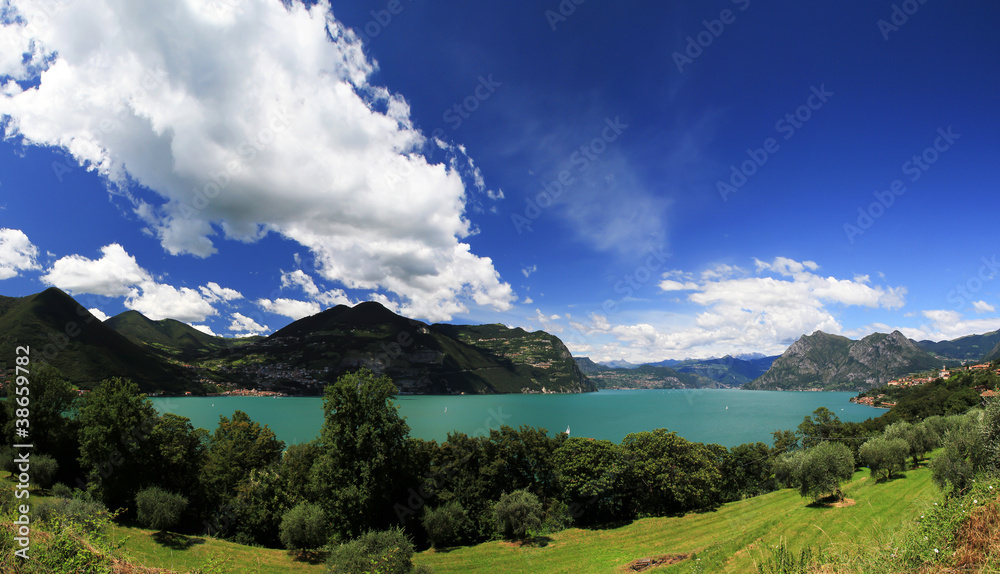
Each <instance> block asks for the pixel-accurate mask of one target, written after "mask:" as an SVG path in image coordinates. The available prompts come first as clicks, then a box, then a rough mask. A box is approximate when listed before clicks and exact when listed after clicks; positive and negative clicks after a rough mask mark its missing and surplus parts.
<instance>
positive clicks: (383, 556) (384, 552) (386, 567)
mask: <svg viewBox="0 0 1000 574" xmlns="http://www.w3.org/2000/svg"><path fill="white" fill-rule="evenodd" d="M412 559H413V542H411V541H410V539H409V538H407V536H406V534H404V533H403V531H402V530H401V529H399V528H392V529H390V530H380V531H369V532H367V533H366V534H362V535H361V536H360V537H358V538H356V539H354V540H352V541H350V542H348V543H346V544H341V545H340V546H338V547H336V548H334V549H333V550H332V551H331V552H330V558H329V559H328V560H327V565H328V566H330V571H331V572H333V573H335V574H342V573H343V574H356V573H358V572H378V573H379V574H410V572H412V571H413V562H412Z"/></svg>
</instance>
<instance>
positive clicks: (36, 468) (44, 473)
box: [31, 454, 59, 488]
mask: <svg viewBox="0 0 1000 574" xmlns="http://www.w3.org/2000/svg"><path fill="white" fill-rule="evenodd" d="M58 472H59V463H58V462H56V459H54V458H52V457H51V456H49V455H47V454H43V455H38V456H33V457H31V481H32V482H34V483H35V486H37V487H39V488H48V487H50V486H52V482H53V481H54V480H55V478H56V473H58Z"/></svg>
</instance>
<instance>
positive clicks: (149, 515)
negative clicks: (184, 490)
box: [135, 486, 188, 532]
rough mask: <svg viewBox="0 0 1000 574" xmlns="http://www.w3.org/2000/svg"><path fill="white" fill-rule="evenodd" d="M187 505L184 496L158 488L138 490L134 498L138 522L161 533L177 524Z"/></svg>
mask: <svg viewBox="0 0 1000 574" xmlns="http://www.w3.org/2000/svg"><path fill="white" fill-rule="evenodd" d="M187 504H188V501H187V498H185V497H184V496H181V495H180V494H176V493H173V492H169V491H166V490H163V489H162V488H160V487H158V486H151V487H149V488H145V489H143V490H140V491H139V493H138V494H137V495H136V496H135V506H136V510H137V511H138V519H139V522H140V523H142V524H143V525H145V526H146V527H148V528H152V529H154V530H159V531H161V532H162V531H164V530H166V529H167V528H170V527H171V526H173V525H175V524H177V522H178V521H179V520H180V518H181V514H183V513H184V509H185V508H187Z"/></svg>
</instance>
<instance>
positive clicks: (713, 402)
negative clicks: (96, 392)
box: [151, 389, 885, 447]
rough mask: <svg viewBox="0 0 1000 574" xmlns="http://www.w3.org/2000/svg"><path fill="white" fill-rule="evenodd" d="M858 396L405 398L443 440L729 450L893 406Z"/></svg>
mask: <svg viewBox="0 0 1000 574" xmlns="http://www.w3.org/2000/svg"><path fill="white" fill-rule="evenodd" d="M855 394H856V393H827V392H821V393H817V392H788V391H786V392H782V391H742V390H737V389H694V390H638V391H601V392H599V393H585V394H573V395H475V396H401V397H398V398H397V404H398V405H399V410H400V414H402V416H404V417H405V418H406V422H407V424H409V425H410V436H412V437H416V438H422V439H426V440H437V441H438V442H442V441H444V440H445V438H446V437H447V434H448V433H449V432H451V431H459V432H464V433H466V434H469V435H486V434H488V433H489V429H491V428H493V429H496V428H499V427H500V425H501V424H505V425H508V426H512V427H515V428H516V427H518V426H520V425H529V426H533V427H543V428H545V429H547V430H548V431H549V434H550V435H555V434H556V433H558V432H565V430H566V428H567V427H569V428H570V433H571V435H572V436H582V437H591V438H597V439H607V440H611V441H613V442H621V440H622V438H624V437H625V435H627V434H629V433H632V432H639V431H645V430H652V429H656V428H666V429H668V430H671V431H676V432H677V434H679V435H680V436H682V437H684V438H686V439H688V440H691V441H695V442H705V443H713V442H714V443H718V444H722V445H725V446H727V447H731V446H735V445H738V444H741V443H745V442H756V441H762V442H764V443H766V444H771V442H772V440H771V433H772V432H773V431H775V430H780V429H792V430H794V429H795V427H797V426H798V424H799V423H801V422H802V418H803V417H805V416H806V415H808V414H810V413H812V411H813V410H815V409H816V408H818V407H821V406H823V407H826V408H828V409H830V410H831V411H833V412H834V413H835V414H836V415H837V416H838V417H840V420H842V421H855V422H859V421H863V420H865V419H867V418H870V417H878V416H880V415H881V414H882V413H884V412H885V411H884V410H881V409H874V408H871V407H866V406H862V405H856V404H854V403H850V402H848V399H849V398H851V397H852V396H855ZM151 400H152V401H153V404H154V405H155V406H156V408H157V409H158V410H159V411H160V412H171V413H175V414H178V415H182V416H186V417H188V418H190V419H191V422H192V424H193V425H194V426H196V427H202V428H205V429H208V430H209V431H213V430H214V429H215V427H216V426H217V425H218V424H219V416H227V417H230V416H232V414H233V412H234V411H236V410H241V411H244V412H246V413H247V414H248V415H250V418H252V419H253V420H255V421H258V422H261V423H264V424H267V425H268V426H270V427H271V429H272V430H274V432H275V434H277V435H278V438H279V439H281V440H283V441H285V443H286V444H295V443H301V442H308V441H310V440H312V439H313V438H315V437H316V435H317V434H319V430H320V427H321V426H322V425H323V399H322V398H320V397H281V398H264V397H183V398H153V399H151Z"/></svg>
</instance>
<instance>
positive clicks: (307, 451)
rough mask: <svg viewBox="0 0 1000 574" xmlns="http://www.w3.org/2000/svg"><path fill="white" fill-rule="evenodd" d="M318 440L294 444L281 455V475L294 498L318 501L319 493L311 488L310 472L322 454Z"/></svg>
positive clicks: (287, 490)
mask: <svg viewBox="0 0 1000 574" xmlns="http://www.w3.org/2000/svg"><path fill="white" fill-rule="evenodd" d="M320 452H321V451H320V448H319V445H318V444H316V441H310V442H306V443H299V444H293V445H291V446H289V447H288V448H287V449H285V453H284V454H283V455H282V457H281V477H282V479H283V480H284V482H285V486H284V488H285V491H286V492H287V493H288V496H289V498H291V499H292V500H297V501H303V500H308V501H312V502H316V501H318V500H319V494H318V493H314V492H313V491H312V490H310V488H309V473H310V472H311V471H312V467H313V465H314V464H315V463H316V459H318V458H319V455H320Z"/></svg>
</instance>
